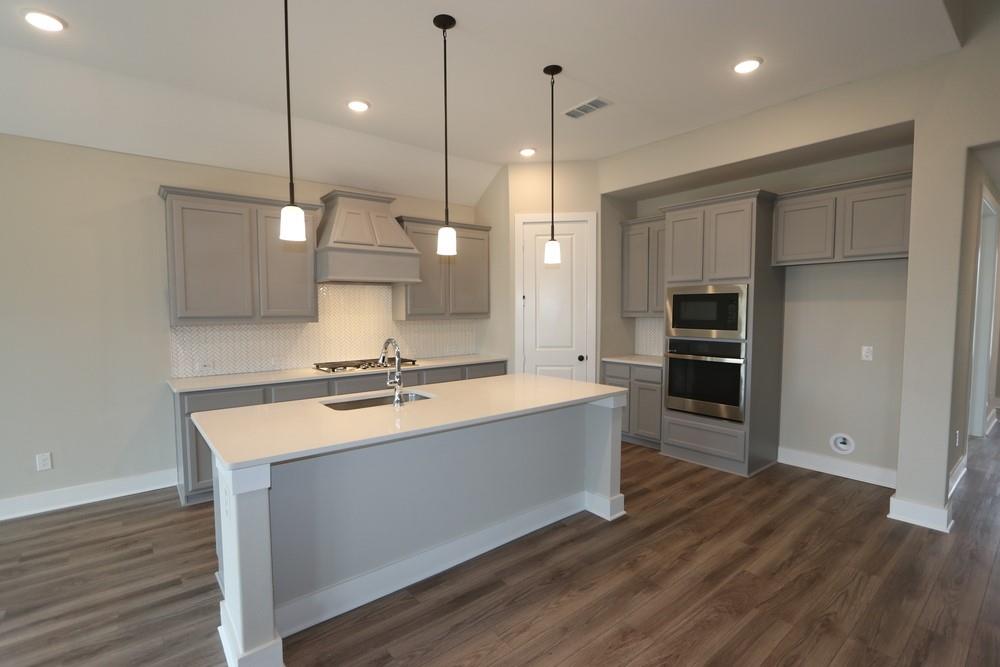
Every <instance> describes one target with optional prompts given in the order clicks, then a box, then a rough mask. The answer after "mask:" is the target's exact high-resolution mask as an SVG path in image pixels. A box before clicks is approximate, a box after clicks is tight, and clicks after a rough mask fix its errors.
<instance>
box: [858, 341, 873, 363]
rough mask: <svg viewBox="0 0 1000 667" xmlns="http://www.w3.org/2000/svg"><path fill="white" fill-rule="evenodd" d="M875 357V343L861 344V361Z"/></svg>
mask: <svg viewBox="0 0 1000 667" xmlns="http://www.w3.org/2000/svg"><path fill="white" fill-rule="evenodd" d="M873 359H875V346H874V345H862V346H861V361H872V360H873Z"/></svg>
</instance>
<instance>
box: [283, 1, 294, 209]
mask: <svg viewBox="0 0 1000 667" xmlns="http://www.w3.org/2000/svg"><path fill="white" fill-rule="evenodd" d="M285 110H286V114H285V115H286V117H287V118H288V204H289V205H290V206H295V177H294V175H293V172H292V83H291V81H290V77H289V68H288V0H285Z"/></svg>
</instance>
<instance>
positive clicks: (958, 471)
mask: <svg viewBox="0 0 1000 667" xmlns="http://www.w3.org/2000/svg"><path fill="white" fill-rule="evenodd" d="M968 458H969V456H968V454H963V455H962V458H961V459H959V460H958V463H956V464H955V467H954V468H952V469H951V474H949V475H948V497H949V498H951V495H952V494H953V493H955V489H956V488H957V487H958V483H959V482H961V481H962V478H963V477H965V471H966V470H967V469H968V466H967V462H968Z"/></svg>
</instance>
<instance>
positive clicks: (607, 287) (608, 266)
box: [597, 195, 663, 356]
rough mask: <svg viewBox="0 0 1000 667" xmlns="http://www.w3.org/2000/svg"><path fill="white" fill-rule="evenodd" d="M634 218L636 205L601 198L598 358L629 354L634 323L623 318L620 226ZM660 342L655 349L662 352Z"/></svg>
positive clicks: (635, 327) (609, 197)
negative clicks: (659, 349)
mask: <svg viewBox="0 0 1000 667" xmlns="http://www.w3.org/2000/svg"><path fill="white" fill-rule="evenodd" d="M635 217H637V216H636V203H635V202H630V201H625V200H621V199H618V198H616V197H611V196H609V195H604V196H603V197H601V220H600V224H601V254H600V255H599V257H600V260H599V261H600V263H601V289H600V295H599V298H600V301H599V304H600V308H599V313H600V315H599V317H600V319H599V320H598V323H599V327H598V332H599V333H598V343H599V345H598V349H597V352H598V355H599V356H606V355H609V354H632V353H633V352H635V351H636V349H635V336H636V330H637V326H636V320H635V318H632V317H622V315H621V312H622V231H621V222H622V221H623V220H628V219H630V218H635ZM662 346H663V342H662V341H660V345H659V346H658V348H662Z"/></svg>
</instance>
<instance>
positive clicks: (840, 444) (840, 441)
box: [830, 433, 854, 455]
mask: <svg viewBox="0 0 1000 667" xmlns="http://www.w3.org/2000/svg"><path fill="white" fill-rule="evenodd" d="M830 449H832V450H833V451H835V452H837V453H838V454H845V455H846V454H850V453H851V452H853V451H854V438H852V437H851V436H849V435H847V434H846V433H835V434H833V435H832V436H830Z"/></svg>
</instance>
